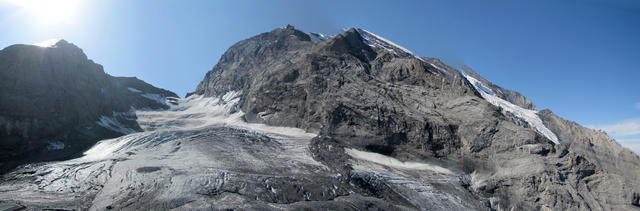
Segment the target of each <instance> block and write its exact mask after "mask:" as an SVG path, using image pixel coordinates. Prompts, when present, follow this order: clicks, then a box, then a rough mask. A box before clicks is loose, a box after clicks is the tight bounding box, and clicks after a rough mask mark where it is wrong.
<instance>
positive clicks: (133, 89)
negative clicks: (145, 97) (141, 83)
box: [127, 87, 142, 93]
mask: <svg viewBox="0 0 640 211" xmlns="http://www.w3.org/2000/svg"><path fill="white" fill-rule="evenodd" d="M127 89H128V90H129V91H131V92H135V93H142V91H140V90H139V89H136V88H131V87H127Z"/></svg>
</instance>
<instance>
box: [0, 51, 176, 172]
mask: <svg viewBox="0 0 640 211" xmlns="http://www.w3.org/2000/svg"><path fill="white" fill-rule="evenodd" d="M0 90H1V91H0V145H1V146H2V147H0V172H2V171H5V170H8V169H10V168H12V167H14V166H16V165H18V164H23V163H30V162H35V161H48V160H53V159H63V158H68V157H70V156H73V155H74V154H77V153H79V152H81V151H82V150H85V149H87V148H88V147H90V146H91V145H93V144H94V143H95V142H97V141H98V140H101V139H105V138H112V137H117V136H121V135H123V132H122V131H118V130H113V128H114V127H109V126H110V125H113V124H121V125H125V126H126V127H128V128H132V130H136V129H137V130H139V127H137V125H136V123H135V121H130V120H129V121H127V118H129V119H130V118H135V115H133V116H130V115H129V116H127V117H126V118H125V117H124V116H123V115H119V114H120V113H127V112H128V111H130V110H131V109H132V108H138V109H164V108H168V106H167V105H166V103H165V102H158V99H162V98H165V97H177V96H176V95H175V94H174V93H172V92H170V91H167V90H163V89H158V88H155V87H153V86H151V85H149V84H147V83H145V82H144V81H141V80H139V79H137V78H127V77H112V76H110V75H108V74H106V73H105V72H104V70H103V67H102V66H101V65H99V64H96V63H94V62H93V61H91V60H89V59H88V58H87V56H86V55H85V54H84V53H83V51H82V50H81V49H80V48H78V47H76V46H75V45H73V44H71V43H68V42H66V41H64V40H60V41H58V42H57V43H55V45H52V46H49V47H39V46H34V45H12V46H9V47H7V48H5V49H3V50H2V51H0ZM118 116H122V117H121V118H117V117H118ZM103 117H104V118H103ZM101 120H102V121H103V122H102V124H99V123H100V121H101ZM104 121H107V122H104ZM105 126H107V127H105ZM123 127H124V126H123Z"/></svg>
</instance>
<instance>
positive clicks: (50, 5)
mask: <svg viewBox="0 0 640 211" xmlns="http://www.w3.org/2000/svg"><path fill="white" fill-rule="evenodd" d="M9 2H11V3H13V4H14V5H16V6H18V7H20V8H22V9H23V10H24V11H25V12H27V13H29V14H30V15H32V16H33V17H34V18H36V19H37V20H38V21H40V22H43V23H59V22H63V21H66V20H69V19H70V18H71V17H73V15H74V14H75V12H76V9H77V7H78V2H79V1H78V0H9Z"/></svg>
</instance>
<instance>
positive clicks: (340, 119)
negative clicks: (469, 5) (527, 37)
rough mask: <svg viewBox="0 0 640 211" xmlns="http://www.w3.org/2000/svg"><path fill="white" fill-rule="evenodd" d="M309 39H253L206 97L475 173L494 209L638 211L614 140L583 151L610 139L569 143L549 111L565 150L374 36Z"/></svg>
mask: <svg viewBox="0 0 640 211" xmlns="http://www.w3.org/2000/svg"><path fill="white" fill-rule="evenodd" d="M309 40H310V38H309V36H308V35H307V34H305V33H302V32H300V31H298V30H296V29H294V28H292V27H287V28H283V29H276V30H274V31H272V32H268V33H264V34H261V35H258V36H256V37H253V38H250V39H247V40H243V41H241V42H239V43H237V44H235V45H234V46H232V47H231V48H230V49H229V50H228V51H227V52H226V53H225V54H224V55H223V56H222V58H221V59H220V61H219V63H218V64H217V65H216V66H215V67H214V68H213V69H212V70H211V71H209V72H208V73H207V75H206V76H205V79H204V80H203V81H202V82H201V83H200V85H199V86H198V88H197V89H196V91H195V92H194V93H195V94H203V95H205V96H212V97H217V96H221V95H223V94H224V93H226V92H228V91H241V92H242V97H241V100H240V102H239V107H240V109H241V110H242V111H244V112H245V114H244V118H245V119H246V120H247V121H249V122H255V123H265V124H269V125H278V126H288V127H298V128H303V129H305V130H307V131H310V132H318V133H319V134H320V137H324V138H322V140H325V139H328V140H332V141H334V142H335V143H337V144H338V145H340V146H342V147H353V148H356V149H360V150H365V151H370V152H376V153H380V154H383V155H387V156H392V157H395V158H398V159H400V160H408V161H411V160H422V161H425V160H427V161H428V160H439V161H440V160H445V161H450V163H448V165H453V166H460V168H462V169H464V170H465V173H466V174H467V175H468V176H469V177H471V179H470V180H471V181H470V184H469V186H468V187H469V190H470V191H471V192H473V193H475V194H476V196H477V197H478V200H480V201H486V202H487V204H488V205H487V206H489V207H491V208H496V209H510V208H512V207H513V208H519V209H543V208H554V209H629V207H630V206H631V203H630V202H631V201H632V194H631V193H632V192H633V191H635V192H637V191H638V188H640V187H639V186H638V184H637V182H636V181H635V178H636V176H635V175H638V174H637V170H638V167H639V166H640V165H639V164H638V161H639V159H638V157H637V156H635V155H634V154H633V153H631V152H630V151H628V150H625V149H624V148H622V147H621V146H619V145H617V144H615V142H614V141H612V140H611V139H609V138H607V139H606V140H607V141H608V143H603V144H602V145H601V146H599V147H603V148H607V149H608V151H604V152H600V153H601V154H602V155H598V154H599V153H593V152H591V153H589V152H587V151H588V150H596V149H594V146H589V145H583V144H578V143H575V142H581V141H584V140H585V139H584V137H585V136H587V137H590V138H592V139H601V140H604V139H603V138H602V137H606V135H604V134H599V135H598V134H595V133H587V134H586V135H582V136H579V135H577V134H578V133H580V132H581V131H575V132H570V131H568V130H567V131H563V132H560V131H559V130H562V129H559V130H558V127H561V126H557V125H553V124H551V122H550V121H549V120H548V119H546V118H545V114H546V112H542V115H541V116H542V117H543V118H544V119H545V121H544V124H545V125H548V127H550V128H552V129H551V130H553V132H555V133H556V134H557V135H558V136H559V137H560V138H559V141H560V142H561V144H555V143H553V142H551V141H550V140H549V139H547V138H546V137H545V136H543V135H541V134H539V133H537V132H536V130H532V128H531V125H529V124H526V122H525V121H523V120H522V119H520V118H517V116H515V115H513V114H512V113H511V112H508V111H505V110H504V109H503V108H501V107H496V106H494V105H492V104H490V103H488V102H487V101H485V100H484V99H483V98H482V96H481V95H480V94H479V93H478V91H477V90H476V89H475V88H474V86H471V84H470V83H469V81H468V80H465V77H463V75H462V74H461V71H455V69H453V68H451V67H449V66H446V65H445V64H443V63H441V62H439V61H437V60H432V59H426V58H425V59H421V58H418V57H415V56H413V54H411V52H409V51H407V50H406V49H404V48H402V47H399V46H397V45H394V44H393V43H391V42H388V41H386V40H385V39H384V38H380V37H378V36H376V35H374V34H372V33H369V32H367V31H365V30H360V29H350V30H348V31H346V32H345V33H343V34H340V35H336V36H335V37H333V38H332V39H330V40H326V41H320V42H310V41H309ZM462 72H463V73H465V74H468V75H471V76H474V78H477V79H478V80H479V81H480V82H481V83H483V84H484V85H485V86H486V87H489V88H490V89H492V90H493V91H494V92H495V95H496V96H497V97H499V98H502V99H504V100H506V101H508V102H511V103H512V104H515V105H517V106H520V107H522V108H525V109H535V106H534V104H533V103H532V102H531V101H530V100H529V99H527V98H525V97H524V96H522V95H521V94H519V93H517V92H514V91H510V90H506V89H503V88H501V87H499V86H496V85H494V84H492V83H490V82H488V81H487V80H486V79H484V78H482V77H481V76H479V75H478V74H477V73H475V72H473V71H472V70H470V69H466V70H465V71H462ZM523 122H525V123H523ZM563 125H564V124H563ZM543 127H544V126H543ZM575 127H579V126H575ZM574 133H575V134H574ZM592 134H593V135H594V136H590V135H592ZM598 137H600V138H598ZM314 143H316V144H319V145H322V144H324V143H325V141H317V142H314ZM611 143H613V144H611ZM594 144H596V145H597V143H594ZM316 147H321V146H316ZM614 152H624V154H625V155H624V157H623V161H621V160H616V159H612V158H607V157H606V155H607V154H610V153H614ZM594 154H595V155H594ZM318 156H323V153H320V154H319V155H318ZM327 156H328V155H327ZM319 159H322V158H319ZM616 162H623V163H624V164H615V163H616ZM603 163H609V164H603ZM594 181H596V182H594ZM596 186H597V188H594V187H596ZM632 190H633V191H632ZM604 195H607V197H603V196H604Z"/></svg>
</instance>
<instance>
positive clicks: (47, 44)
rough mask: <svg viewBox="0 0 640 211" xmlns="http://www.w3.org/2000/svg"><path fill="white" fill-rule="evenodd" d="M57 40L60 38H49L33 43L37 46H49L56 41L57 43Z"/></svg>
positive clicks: (53, 44)
mask: <svg viewBox="0 0 640 211" xmlns="http://www.w3.org/2000/svg"><path fill="white" fill-rule="evenodd" d="M58 41H60V39H49V40H45V41H42V42H39V43H35V44H33V45H35V46H38V47H42V48H51V47H53V46H55V45H56V43H58Z"/></svg>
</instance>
